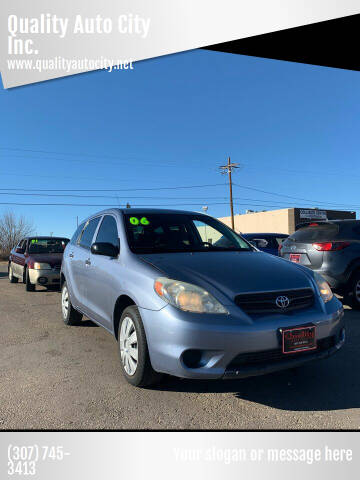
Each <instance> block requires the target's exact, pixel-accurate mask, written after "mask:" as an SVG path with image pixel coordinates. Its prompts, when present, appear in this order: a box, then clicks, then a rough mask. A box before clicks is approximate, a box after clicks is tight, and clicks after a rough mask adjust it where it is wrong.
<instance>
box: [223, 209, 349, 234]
mask: <svg viewBox="0 0 360 480" xmlns="http://www.w3.org/2000/svg"><path fill="white" fill-rule="evenodd" d="M346 218H352V219H355V218H356V213H355V212H346V211H343V210H320V209H317V208H284V209H281V210H269V211H266V212H251V213H245V214H239V215H235V216H234V223H235V231H236V232H238V233H240V232H241V233H265V232H268V233H288V234H291V233H293V232H294V231H295V226H296V225H299V224H301V223H304V222H309V221H316V220H337V219H341V220H343V219H346ZM219 220H220V221H221V222H224V223H225V224H226V225H228V226H229V227H231V217H222V218H219Z"/></svg>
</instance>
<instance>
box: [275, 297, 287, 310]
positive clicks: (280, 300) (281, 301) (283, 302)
mask: <svg viewBox="0 0 360 480" xmlns="http://www.w3.org/2000/svg"><path fill="white" fill-rule="evenodd" d="M275 303H276V305H277V306H278V307H279V308H287V307H288V306H289V305H290V300H289V298H288V297H285V295H280V296H279V297H277V299H276V300H275Z"/></svg>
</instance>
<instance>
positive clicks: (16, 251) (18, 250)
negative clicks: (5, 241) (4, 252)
mask: <svg viewBox="0 0 360 480" xmlns="http://www.w3.org/2000/svg"><path fill="white" fill-rule="evenodd" d="M15 253H20V254H23V253H25V250H24V249H23V248H20V247H19V248H17V249H16V250H15Z"/></svg>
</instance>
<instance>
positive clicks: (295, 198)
mask: <svg viewBox="0 0 360 480" xmlns="http://www.w3.org/2000/svg"><path fill="white" fill-rule="evenodd" d="M233 185H235V186H236V187H240V188H245V189H246V190H253V191H255V192H260V193H266V194H268V195H275V196H277V197H285V198H290V199H293V200H302V201H304V202H310V203H314V204H316V203H322V204H325V205H326V204H328V205H332V204H331V203H330V202H324V201H322V200H311V199H308V198H301V197H293V196H291V195H285V194H282V193H276V192H269V191H266V190H261V189H259V188H255V187H249V186H246V185H239V184H238V183H233ZM339 205H340V204H339ZM342 205H346V204H342Z"/></svg>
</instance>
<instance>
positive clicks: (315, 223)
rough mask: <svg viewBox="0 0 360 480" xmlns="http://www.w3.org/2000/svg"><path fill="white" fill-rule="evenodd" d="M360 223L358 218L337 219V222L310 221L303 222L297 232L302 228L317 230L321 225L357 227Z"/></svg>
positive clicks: (298, 225) (296, 227)
mask: <svg viewBox="0 0 360 480" xmlns="http://www.w3.org/2000/svg"><path fill="white" fill-rule="evenodd" d="M359 223H360V220H356V218H344V219H335V220H310V221H308V222H301V223H298V224H297V225H296V226H295V231H296V230H300V228H307V227H310V226H311V228H316V227H317V226H319V227H320V226H321V225H339V226H340V225H351V224H354V225H357V224H359Z"/></svg>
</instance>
